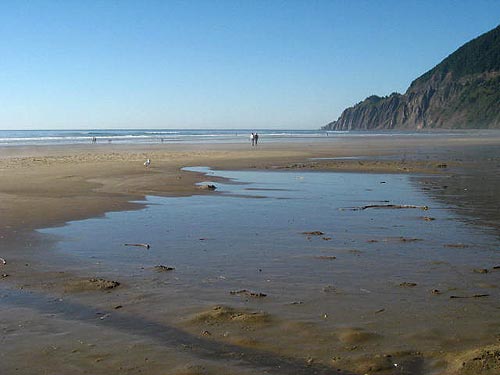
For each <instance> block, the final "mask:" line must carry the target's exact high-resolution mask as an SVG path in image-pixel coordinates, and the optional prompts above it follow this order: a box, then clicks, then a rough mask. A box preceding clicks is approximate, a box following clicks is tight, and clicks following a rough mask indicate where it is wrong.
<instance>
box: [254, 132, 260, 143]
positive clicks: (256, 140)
mask: <svg viewBox="0 0 500 375" xmlns="http://www.w3.org/2000/svg"><path fill="white" fill-rule="evenodd" d="M253 138H254V140H255V146H257V143H258V142H259V135H258V134H257V133H255V134H254V136H253Z"/></svg>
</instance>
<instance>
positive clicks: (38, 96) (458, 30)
mask: <svg viewBox="0 0 500 375" xmlns="http://www.w3.org/2000/svg"><path fill="white" fill-rule="evenodd" d="M499 23H500V1H498V0H473V1H469V0H439V1H428V0H415V1H411V0H397V1H392V0H379V1H369V0H367V1H362V0H345V1H341V0H330V1H314V0H303V1H299V0H288V1H279V0H267V1H263V0H262V1H261V0H247V1H243V0H231V1H229V0H227V1H216V0H214V1H210V0H200V1H195V0H191V1H173V0H172V1H167V0H163V1H153V0H149V1H148V0H143V1H140V0H137V1H127V0H119V1H112V0H102V1H92V0H81V1H75V0H64V1H63V0H60V1H43V0H31V1H22V0H1V1H0V129H3V130H9V129H89V128H107V129H110V128H171V129H182V128H193V129H204V128H232V129H237V128H241V129H243V128H245V129H248V128H256V129H263V128H282V129H285V128H286V129H317V128H319V127H320V126H322V125H324V124H326V123H328V122H330V121H332V120H335V119H336V118H337V117H338V116H339V115H340V114H341V113H342V111H343V110H344V109H345V108H346V107H349V106H352V105H354V104H356V103H357V102H359V101H361V100H363V99H364V98H366V97H367V96H370V95H372V94H376V95H380V96H385V95H389V94H391V93H392V92H395V91H396V92H404V91H406V89H407V87H408V86H409V84H410V83H411V82H412V81H413V80H414V79H415V78H417V77H418V76H420V75H421V74H423V73H425V72H426V71H427V70H429V69H431V68H432V67H433V66H435V65H436V64H438V63H439V62H440V61H441V60H442V59H443V58H445V57H446V56H448V55H449V54H450V53H452V52H453V51H455V50H456V49H457V48H458V47H460V46H461V45H463V44H464V43H466V42H467V41H469V40H471V39H473V38H475V37H477V36H479V35H481V34H483V33H484V32H487V31H489V30H491V29H493V28H494V27H496V26H497V25H498V24H499Z"/></svg>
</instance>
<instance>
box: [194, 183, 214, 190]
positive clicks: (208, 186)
mask: <svg viewBox="0 0 500 375" xmlns="http://www.w3.org/2000/svg"><path fill="white" fill-rule="evenodd" d="M198 189H199V190H210V191H213V190H216V189H217V186H215V185H211V184H203V185H200V186H198Z"/></svg>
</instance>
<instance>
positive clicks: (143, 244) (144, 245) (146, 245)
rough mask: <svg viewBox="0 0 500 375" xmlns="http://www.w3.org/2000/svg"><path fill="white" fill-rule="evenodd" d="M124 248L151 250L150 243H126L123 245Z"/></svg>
mask: <svg viewBox="0 0 500 375" xmlns="http://www.w3.org/2000/svg"><path fill="white" fill-rule="evenodd" d="M123 245H124V246H137V247H145V248H146V249H149V248H150V247H151V246H150V245H149V244H148V243H126V244H123Z"/></svg>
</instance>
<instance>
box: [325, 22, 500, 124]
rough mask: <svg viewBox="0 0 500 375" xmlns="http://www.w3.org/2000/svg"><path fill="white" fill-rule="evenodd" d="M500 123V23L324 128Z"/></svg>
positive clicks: (348, 111)
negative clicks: (404, 85)
mask: <svg viewBox="0 0 500 375" xmlns="http://www.w3.org/2000/svg"><path fill="white" fill-rule="evenodd" d="M430 128H456V129H464V128H500V26H497V27H496V28H495V29H493V30H491V31H489V32H487V33H485V34H483V35H481V36H479V37H478V38H476V39H474V40H472V41H470V42H468V43H466V44H465V45H463V46H462V47H460V48H459V49H458V50H457V51H455V52H454V53H452V54H451V55H450V56H448V57H447V58H446V59H444V60H443V61H442V62H441V63H440V64H438V65H437V66H436V67H434V68H433V69H431V70H430V71H428V72H427V73H425V74H423V75H422V76H421V77H419V78H417V79H416V80H415V81H413V82H412V84H411V85H410V87H409V88H408V90H407V91H406V93H405V94H398V93H393V94H391V95H389V96H386V97H379V96H376V95H373V96H370V97H368V98H366V99H365V100H364V101H362V102H360V103H358V104H356V105H355V106H353V107H350V108H347V109H346V110H345V111H344V112H343V113H342V115H341V116H340V117H339V118H338V119H337V120H336V121H333V122H331V123H329V124H327V125H326V126H324V127H323V129H325V130H372V129H409V130H413V129H430Z"/></svg>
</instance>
